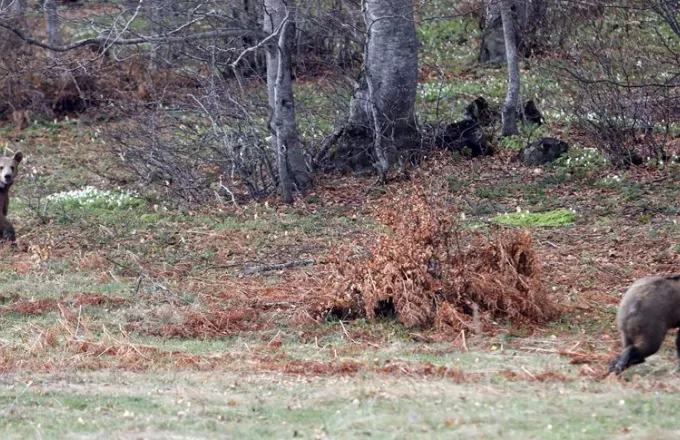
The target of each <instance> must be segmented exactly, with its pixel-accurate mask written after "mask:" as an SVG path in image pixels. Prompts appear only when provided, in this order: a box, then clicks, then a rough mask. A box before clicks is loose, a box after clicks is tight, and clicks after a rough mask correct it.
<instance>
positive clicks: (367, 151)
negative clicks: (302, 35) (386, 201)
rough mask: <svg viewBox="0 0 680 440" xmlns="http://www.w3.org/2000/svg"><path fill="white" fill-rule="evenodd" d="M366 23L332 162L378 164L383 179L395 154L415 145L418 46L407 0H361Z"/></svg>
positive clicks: (354, 165) (358, 165) (355, 165)
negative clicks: (355, 82)
mask: <svg viewBox="0 0 680 440" xmlns="http://www.w3.org/2000/svg"><path fill="white" fill-rule="evenodd" d="M362 10H363V15H364V21H365V23H366V29H367V34H368V35H367V40H366V42H365V44H364V65H363V75H362V79H361V82H360V84H359V86H358V87H357V89H356V90H355V91H354V96H353V97H352V101H351V102H350V112H349V118H348V121H347V124H346V126H345V129H344V133H343V136H342V139H341V142H342V144H341V145H340V146H339V147H338V149H337V150H336V153H335V159H336V163H337V164H338V165H340V166H341V167H351V168H354V169H357V168H364V167H368V166H370V165H371V164H372V165H373V166H374V167H376V168H377V171H378V173H379V175H380V178H381V179H382V180H385V177H386V173H387V171H388V167H389V165H390V164H391V163H392V162H393V160H394V157H395V156H396V155H399V158H400V160H401V157H402V156H403V155H404V153H405V152H406V151H407V150H409V149H411V150H413V149H416V148H419V147H420V134H419V133H418V130H417V126H416V121H415V116H414V107H415V101H416V88H417V80H418V48H417V42H416V33H415V25H414V20H413V3H412V1H411V0H364V3H363V5H362Z"/></svg>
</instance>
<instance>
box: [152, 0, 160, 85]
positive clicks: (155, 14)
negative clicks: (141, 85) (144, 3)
mask: <svg viewBox="0 0 680 440" xmlns="http://www.w3.org/2000/svg"><path fill="white" fill-rule="evenodd" d="M162 7H163V5H162V4H161V0H151V4H150V5H149V20H151V34H152V35H160V34H161V32H163V27H162V20H161V8H162ZM160 52H161V45H160V44H153V43H152V44H151V53H150V54H149V70H150V71H151V72H156V71H157V70H158V67H159V64H160V63H159V60H160V58H161V53H160Z"/></svg>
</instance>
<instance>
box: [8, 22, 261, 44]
mask: <svg viewBox="0 0 680 440" xmlns="http://www.w3.org/2000/svg"><path fill="white" fill-rule="evenodd" d="M0 28H4V29H7V30H8V31H10V32H12V33H14V34H15V35H17V36H18V37H19V38H21V39H22V40H24V41H25V42H27V43H28V44H31V45H34V46H38V47H41V48H43V49H46V50H51V51H53V52H68V51H71V50H74V49H77V48H79V47H83V46H111V45H116V46H133V45H136V44H143V43H156V44H167V43H181V42H187V41H197V40H209V39H214V38H225V37H244V36H251V37H255V38H267V37H269V35H267V34H265V33H264V32H262V31H261V30H257V29H249V28H232V29H222V30H218V31H211V32H199V33H196V34H191V35H186V36H177V37H168V36H162V35H150V36H142V37H138V38H115V39H112V38H110V37H106V36H99V37H94V38H85V39H82V40H78V41H76V42H74V43H71V44H66V45H61V46H56V45H52V44H48V43H44V42H42V41H40V40H38V39H37V38H35V37H31V36H30V35H26V34H25V33H24V32H23V31H22V30H21V29H19V28H17V27H15V26H12V25H11V24H9V23H7V22H5V21H2V20H0Z"/></svg>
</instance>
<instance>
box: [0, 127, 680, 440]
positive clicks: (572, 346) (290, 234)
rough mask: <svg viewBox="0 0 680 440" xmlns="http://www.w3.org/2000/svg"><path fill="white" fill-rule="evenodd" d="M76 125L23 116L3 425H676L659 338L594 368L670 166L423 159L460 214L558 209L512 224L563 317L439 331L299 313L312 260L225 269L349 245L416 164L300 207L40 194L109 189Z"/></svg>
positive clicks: (2, 359)
mask: <svg viewBox="0 0 680 440" xmlns="http://www.w3.org/2000/svg"><path fill="white" fill-rule="evenodd" d="M82 139H87V138H85V137H79V136H78V135H77V131H76V129H75V127H74V126H73V125H72V124H68V123H61V124H57V125H56V126H52V125H51V126H34V127H31V128H29V129H27V131H26V134H25V138H24V141H23V145H24V149H25V150H26V151H27V152H28V159H27V160H26V163H25V164H24V166H23V167H22V170H21V171H22V176H21V178H20V181H19V182H18V183H17V185H16V186H15V187H14V189H13V191H15V195H16V197H15V198H14V199H13V202H12V203H13V204H12V207H11V210H10V212H11V218H12V219H13V220H14V223H15V225H16V227H17V230H18V231H19V236H20V239H19V249H18V251H8V250H6V251H4V253H3V255H2V257H0V258H1V259H2V262H1V264H2V267H3V270H2V271H0V369H1V370H2V371H3V376H2V381H1V386H0V396H1V397H0V414H2V422H1V424H0V429H2V435H3V437H7V438H20V437H21V438H25V437H27V436H28V437H36V438H38V437H40V438H42V437H46V438H53V437H77V438H89V437H102V436H110V435H114V436H115V437H117V438H140V437H142V438H168V437H172V438H211V437H224V436H225V435H226V436H233V437H239V438H240V437H272V436H273V437H290V436H295V435H297V436H301V437H304V438H310V437H315V438H322V437H324V436H327V437H332V438H354V437H358V436H372V437H375V436H377V437H380V438H382V437H385V438H387V437H390V438H391V437H398V438H402V437H413V436H416V435H417V436H419V437H436V438H439V437H441V436H453V437H461V438H462V437H466V438H467V437H473V438H501V437H502V438H592V437H597V438H615V437H619V436H627V435H636V436H640V435H643V436H648V437H649V438H657V437H659V438H664V437H668V436H671V435H673V433H674V432H675V430H676V429H677V423H676V422H675V418H674V417H673V415H674V406H673V405H672V402H674V398H675V393H676V392H677V389H678V387H679V385H680V381H679V380H678V376H677V374H676V373H675V362H674V352H673V348H672V343H671V341H670V338H669V341H667V342H668V343H667V345H666V346H665V347H664V349H663V350H662V351H661V352H660V353H659V354H658V355H656V356H654V357H652V358H651V359H650V360H649V362H648V363H646V364H644V365H641V366H638V367H635V368H634V369H632V370H630V371H628V372H627V373H626V374H625V375H624V378H623V379H622V380H621V381H619V380H615V379H612V378H606V374H605V373H606V363H607V361H608V359H609V358H610V357H611V356H612V355H613V354H614V353H615V351H616V350H617V349H618V344H619V342H618V336H617V335H616V331H615V328H614V324H613V318H614V314H615V310H616V305H617V304H618V301H619V294H620V293H621V292H622V291H623V290H624V289H625V287H626V286H627V285H628V284H629V283H630V282H631V281H632V280H633V279H635V278H636V277H639V276H642V275H645V274H648V273H664V272H670V271H673V270H674V268H675V267H676V265H677V259H678V252H679V251H680V249H678V248H677V247H676V246H675V245H674V243H676V242H677V241H678V235H679V234H680V228H679V227H678V226H677V223H676V221H675V218H676V216H677V208H675V207H674V206H673V205H672V204H671V203H668V200H675V199H677V197H678V194H677V193H678V190H677V187H678V186H677V185H676V184H675V182H676V179H677V176H676V174H675V173H674V170H673V169H672V168H670V169H669V168H666V169H661V170H659V169H656V168H645V169H636V170H630V171H628V172H626V173H623V174H621V173H619V174H620V175H619V178H618V179H614V178H612V173H613V172H614V171H613V170H610V169H608V168H607V167H606V166H604V165H602V166H600V165H594V164H593V163H590V162H589V163H586V164H585V165H579V166H570V165H568V164H566V163H564V164H562V165H560V166H558V167H555V168H549V167H548V168H542V169H525V168H523V167H519V166H518V165H517V164H516V163H515V162H514V161H513V160H512V155H513V154H514V153H513V152H512V151H510V150H507V151H503V152H501V154H499V155H498V156H496V157H494V158H487V159H482V160H476V161H468V160H462V159H456V158H452V157H448V156H441V157H439V158H436V160H433V161H432V162H428V163H426V164H424V166H423V168H422V169H421V171H418V172H416V175H415V177H414V179H418V178H419V177H418V176H420V174H418V173H423V175H430V176H431V175H435V176H442V177H440V178H439V179H446V185H445V186H446V187H447V188H448V191H449V194H448V195H447V197H449V200H450V201H451V203H452V206H455V209H456V210H457V213H456V214H455V215H457V216H459V217H460V218H461V220H460V221H461V222H462V224H463V226H464V227H465V228H472V229H476V230H480V231H484V230H486V229H488V228H491V227H492V226H491V225H492V223H493V222H490V220H491V219H493V218H494V217H496V216H497V215H498V214H502V213H504V212H515V211H516V210H517V208H518V207H519V208H521V209H522V210H523V213H526V212H527V211H528V212H529V213H534V212H545V211H549V210H556V209H565V210H567V211H560V212H561V213H562V214H565V215H562V214H560V215H559V216H558V217H559V220H560V221H559V222H558V223H557V224H556V225H551V224H550V221H548V223H547V224H546V223H545V219H548V220H549V219H551V218H552V217H551V216H549V215H548V216H540V218H541V219H543V220H542V221H541V222H539V223H536V222H535V221H534V219H535V218H536V217H532V216H531V215H530V214H529V217H527V218H530V219H531V220H529V221H527V225H526V226H528V227H531V228H532V235H533V236H534V245H535V250H536V252H537V253H538V255H539V258H540V260H541V262H542V268H543V271H544V275H543V278H544V283H545V288H546V289H548V290H549V291H550V292H552V294H551V296H552V298H553V300H554V301H556V302H557V303H559V304H560V305H561V306H562V307H563V308H564V309H563V310H564V313H563V314H562V315H561V316H560V318H558V319H557V320H555V321H554V322H552V323H550V324H549V325H547V326H545V327H541V328H521V327H516V326H513V325H510V324H508V323H503V322H499V323H497V325H496V326H495V327H494V328H493V329H492V330H491V331H489V332H487V333H485V334H484V335H471V334H469V333H467V334H466V333H463V334H448V335H447V334H442V333H441V332H436V331H417V330H412V329H408V328H405V327H403V326H401V325H399V324H396V323H394V322H393V321H390V320H380V321H378V322H366V321H364V320H358V321H348V322H342V323H341V322H338V321H331V322H328V323H325V324H314V323H311V322H310V321H308V320H304V319H302V320H300V319H299V318H300V315H301V314H303V310H304V307H303V304H300V303H299V301H301V299H302V298H307V297H308V296H306V295H308V294H309V292H308V291H311V292H312V293H313V292H314V289H322V288H323V285H322V284H321V285H320V284H319V280H323V277H324V269H323V266H319V265H313V266H303V267H298V268H292V269H286V270H279V271H272V272H266V273H263V274H259V275H257V274H256V275H252V276H243V275H239V271H240V270H242V269H244V268H247V267H252V266H258V265H261V264H265V263H278V262H285V261H291V260H299V259H307V258H315V257H319V256H323V255H325V254H326V253H327V252H328V251H329V249H330V247H331V245H332V244H339V243H345V244H349V245H353V246H355V247H356V248H357V250H360V249H361V248H362V246H365V245H366V243H368V242H369V241H370V237H372V236H373V235H374V233H375V231H376V223H375V220H374V219H373V218H372V216H371V215H370V207H371V206H372V204H374V203H376V202H378V201H379V200H381V199H383V198H389V197H391V195H392V194H393V191H400V188H405V186H403V187H402V186H401V185H410V183H409V182H402V183H394V184H393V185H391V186H390V187H388V188H386V189H382V188H379V187H372V186H371V181H370V180H366V181H363V180H360V179H356V178H350V177H348V178H338V177H332V178H327V179H325V180H321V181H320V182H318V185H317V187H316V189H315V192H314V193H312V194H309V195H308V196H307V197H306V199H305V200H301V201H299V202H298V203H297V204H296V205H295V206H294V207H283V206H279V205H278V204H277V201H276V200H275V199H272V200H269V201H267V203H260V204H254V203H253V204H248V205H246V206H241V207H239V208H238V209H236V208H233V207H229V208H227V207H225V206H212V207H205V208H201V209H200V210H196V211H192V210H166V209H164V208H163V207H162V206H154V205H155V202H154V201H153V200H151V201H134V202H129V201H127V202H126V201H125V200H126V199H124V198H123V199H122V200H123V203H122V204H121V205H118V204H117V203H109V202H110V200H112V199H113V196H111V195H107V196H106V197H105V199H106V200H108V201H109V202H102V201H101V200H99V199H96V197H95V198H94V199H93V200H95V202H92V203H90V204H87V203H84V204H78V203H75V202H72V201H71V202H64V201H61V202H59V201H58V200H56V199H54V198H52V199H51V198H49V197H47V195H48V194H53V193H56V192H59V191H63V190H66V189H70V188H74V187H80V186H82V185H84V184H91V185H97V186H100V187H102V185H103V182H102V181H101V180H99V178H98V177H97V175H96V174H95V173H92V172H91V163H92V162H91V161H92V160H93V159H92V158H91V157H88V156H87V155H85V154H83V153H82V151H83V149H81V148H79V147H81V146H82V144H80V142H85V141H84V140H82ZM87 142H91V140H88V141H87ZM86 151H89V153H88V154H92V155H95V156H96V155H98V154H99V155H102V154H104V153H103V151H100V152H99V153H98V152H97V147H96V144H94V145H93V144H91V143H90V144H88V149H87V150H86ZM586 162H587V161H586ZM595 162H597V161H595ZM74 182H77V183H74ZM97 200H99V201H97ZM116 200H118V199H116ZM566 213H570V214H569V215H566ZM463 217H464V219H463ZM563 217H565V218H566V217H568V220H569V221H563V220H564V218H563ZM523 218H524V217H522V214H519V216H515V217H514V219H515V220H516V221H519V222H520V224H521V221H522V219H523Z"/></svg>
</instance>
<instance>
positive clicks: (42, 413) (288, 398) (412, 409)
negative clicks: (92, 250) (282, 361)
mask: <svg viewBox="0 0 680 440" xmlns="http://www.w3.org/2000/svg"><path fill="white" fill-rule="evenodd" d="M31 379H32V382H27V379H26V378H19V377H6V378H5V380H4V382H3V384H2V385H0V415H2V418H1V419H0V420H1V421H0V434H1V435H2V436H3V438H12V439H13V438H39V437H40V438H62V437H67V436H68V437H72V436H74V435H77V436H78V437H79V438H95V437H96V438H101V436H106V437H120V436H124V437H126V438H128V437H136V436H142V437H145V438H162V437H165V438H167V437H173V438H177V436H181V438H184V437H185V436H186V437H191V438H225V437H228V438H232V437H233V438H290V437H301V438H313V437H317V438H318V437H323V436H326V437H331V438H347V439H350V438H352V439H353V438H363V437H371V438H395V437H396V438H414V437H417V438H442V437H448V438H504V439H506V438H509V439H525V438H542V439H573V438H614V437H617V436H619V435H621V433H622V432H630V435H634V436H639V437H645V436H657V437H660V438H663V437H665V438H670V437H673V436H674V435H676V433H677V421H676V419H677V415H676V405H675V404H676V400H677V399H676V395H675V392H673V391H663V390H660V391H657V392H655V393H648V392H645V391H642V390H639V389H635V388H631V387H628V386H626V385H623V384H619V383H593V384H588V385H585V386H584V385H582V384H580V383H578V382H574V383H559V382H547V383H541V382H525V381H519V382H508V381H497V382H495V383H493V384H475V383H464V384H456V383H454V382H453V381H451V380H446V379H428V380H422V379H419V378H406V377H383V376H379V375H372V374H369V375H363V374H360V375H356V376H350V377H346V376H340V377H308V378H306V379H305V380H303V381H301V380H298V379H296V378H295V377H290V376H288V377H286V376H283V377H279V378H277V379H274V378H273V377H272V376H271V375H268V374H254V373H245V374H244V373H240V374H235V373H229V372H225V373H220V374H217V375H216V374H205V373H178V374H175V375H172V376H170V377H166V378H163V377H161V376H157V375H150V374H131V373H115V374H114V373H77V374H73V373H72V374H69V375H67V376H65V377H64V376H62V379H61V380H54V379H55V378H53V377H51V376H49V375H47V376H46V375H40V376H34V377H32V378H31ZM673 382H674V383H675V382H677V379H673ZM102 383H106V384H107V385H108V386H105V387H101V386H98V385H97V384H102ZM178 383H181V384H185V385H182V386H178V385H177V384H178ZM199 390H200V391H199Z"/></svg>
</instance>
